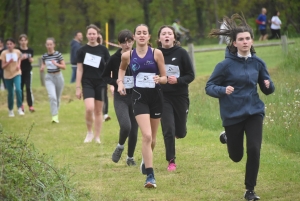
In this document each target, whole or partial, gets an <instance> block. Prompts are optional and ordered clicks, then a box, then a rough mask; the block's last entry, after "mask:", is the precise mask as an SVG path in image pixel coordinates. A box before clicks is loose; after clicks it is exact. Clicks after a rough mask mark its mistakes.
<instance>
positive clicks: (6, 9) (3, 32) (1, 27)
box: [0, 1, 10, 37]
mask: <svg viewBox="0 0 300 201" xmlns="http://www.w3.org/2000/svg"><path fill="white" fill-rule="evenodd" d="M3 6H4V14H3V19H2V23H1V25H0V36H1V37H6V35H10V34H7V33H6V28H7V24H8V22H7V21H8V15H9V13H10V1H6V4H5V5H3Z"/></svg>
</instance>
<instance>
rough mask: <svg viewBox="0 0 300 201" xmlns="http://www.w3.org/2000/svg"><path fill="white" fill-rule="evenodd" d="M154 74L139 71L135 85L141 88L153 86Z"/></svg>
mask: <svg viewBox="0 0 300 201" xmlns="http://www.w3.org/2000/svg"><path fill="white" fill-rule="evenodd" d="M154 76H155V73H139V74H137V76H136V81H135V85H136V86H137V87H141V88H155V82H154V79H153V77H154Z"/></svg>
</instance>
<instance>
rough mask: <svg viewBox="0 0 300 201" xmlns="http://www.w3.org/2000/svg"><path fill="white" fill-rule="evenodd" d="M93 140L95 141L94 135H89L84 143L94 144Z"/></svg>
mask: <svg viewBox="0 0 300 201" xmlns="http://www.w3.org/2000/svg"><path fill="white" fill-rule="evenodd" d="M93 139H94V134H93V133H87V134H86V137H85V139H84V143H89V142H92V140H93Z"/></svg>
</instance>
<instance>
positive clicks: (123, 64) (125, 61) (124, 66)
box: [117, 51, 131, 95]
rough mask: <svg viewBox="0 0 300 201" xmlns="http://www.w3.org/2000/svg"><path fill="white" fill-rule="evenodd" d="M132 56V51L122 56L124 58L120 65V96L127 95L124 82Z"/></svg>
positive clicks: (118, 81)
mask: <svg viewBox="0 0 300 201" xmlns="http://www.w3.org/2000/svg"><path fill="white" fill-rule="evenodd" d="M130 54H131V51H129V52H125V53H123V54H122V57H121V64H120V68H119V73H118V79H117V84H118V92H119V93H120V95H126V90H125V87H124V84H123V80H124V76H125V73H126V69H127V66H128V65H129V63H130Z"/></svg>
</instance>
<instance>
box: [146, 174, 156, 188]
mask: <svg viewBox="0 0 300 201" xmlns="http://www.w3.org/2000/svg"><path fill="white" fill-rule="evenodd" d="M144 187H145V188H156V182H155V178H154V176H153V174H149V175H148V176H147V179H146V182H145V184H144Z"/></svg>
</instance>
